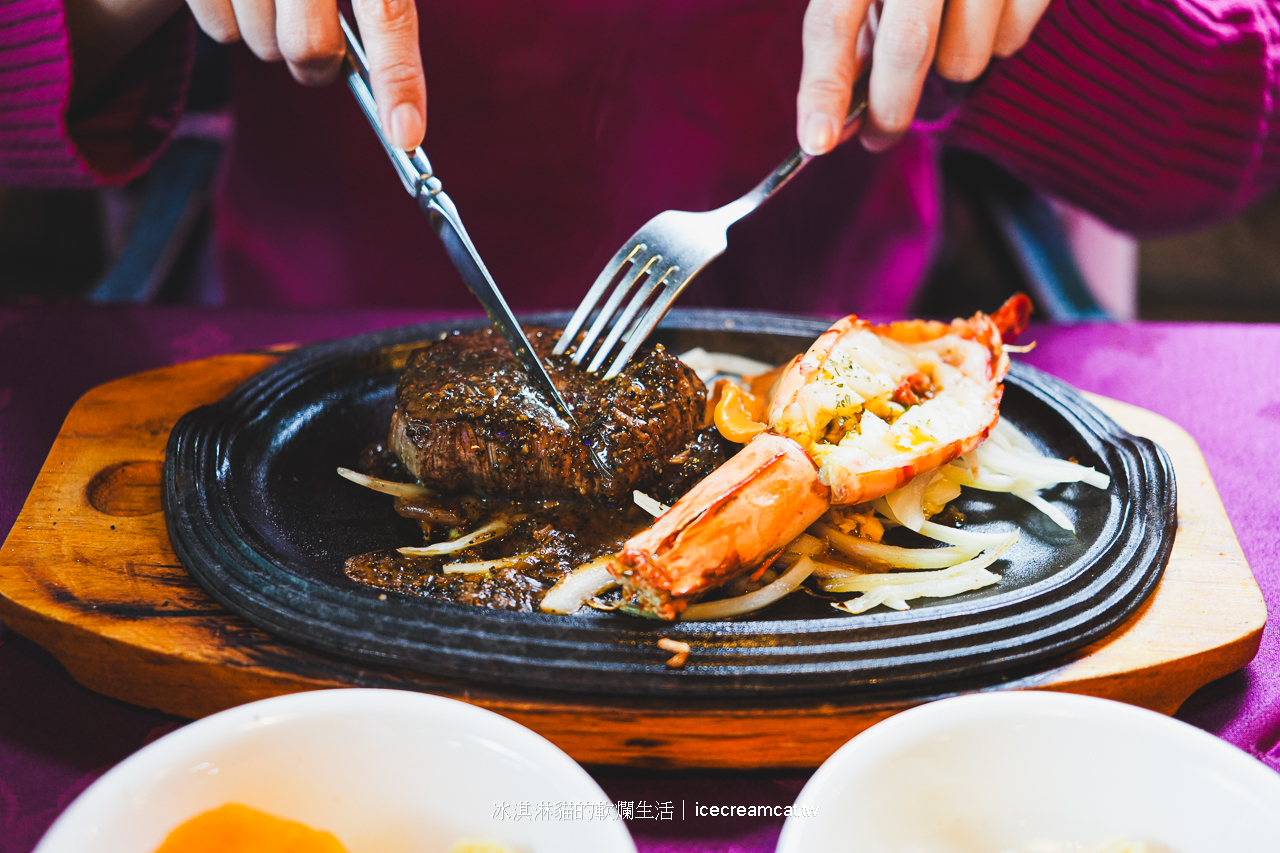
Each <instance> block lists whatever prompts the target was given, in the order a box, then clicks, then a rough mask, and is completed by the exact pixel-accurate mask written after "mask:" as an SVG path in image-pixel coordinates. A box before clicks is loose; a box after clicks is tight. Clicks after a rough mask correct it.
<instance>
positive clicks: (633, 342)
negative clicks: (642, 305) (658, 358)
mask: <svg viewBox="0 0 1280 853" xmlns="http://www.w3.org/2000/svg"><path fill="white" fill-rule="evenodd" d="M672 269H673V270H676V271H678V268H675V267H673V268H672ZM669 272H670V271H668V273H669ZM663 278H664V279H665V278H667V276H665V275H664V276H663ZM688 281H689V280H688V278H685V279H684V280H682V281H668V282H667V283H666V285H665V287H664V288H663V290H662V292H661V293H659V294H658V298H657V299H656V300H654V303H653V304H652V305H650V306H649V310H648V311H646V312H644V314H643V315H642V316H641V317H640V319H639V320H638V321H636V323H635V325H634V326H633V327H632V329H631V330H630V331H629V332H628V333H627V341H626V343H625V344H623V346H622V350H621V351H620V352H619V353H618V355H617V357H616V358H614V360H613V362H612V363H610V365H609V369H608V370H606V371H605V374H604V377H603V380H604V381H605V382H607V381H609V380H610V379H613V378H614V377H615V376H617V375H618V374H619V373H621V372H622V368H624V367H626V366H627V362H628V361H630V360H631V356H633V355H635V352H636V350H637V349H639V348H640V345H641V344H643V343H644V342H645V339H647V338H648V337H649V335H651V334H652V333H653V330H654V329H655V328H657V326H658V323H659V322H661V320H662V318H663V317H665V316H666V315H667V309H669V308H670V307H671V303H673V302H675V301H676V297H677V296H679V295H680V292H681V291H682V290H684V286H685V285H686V284H687V283H688Z"/></svg>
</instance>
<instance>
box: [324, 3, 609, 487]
mask: <svg viewBox="0 0 1280 853" xmlns="http://www.w3.org/2000/svg"><path fill="white" fill-rule="evenodd" d="M339 20H340V23H341V24H342V35H343V38H344V39H345V40H346V43H347V55H346V60H345V62H344V64H343V73H344V74H345V75H346V78H347V85H348V86H350V87H351V91H352V93H353V94H354V95H355V96H356V100H357V101H358V102H359V103H360V108H361V109H362V110H363V111H364V115H365V118H367V119H368V120H369V124H371V125H372V126H373V130H374V133H376V134H377V135H378V140H379V141H380V142H381V143H382V147H383V149H384V150H385V151H386V152H387V156H388V157H390V158H391V163H392V165H393V166H395V168H396V172H397V173H398V174H399V175H400V181H401V183H403V184H404V188H405V189H406V190H407V191H408V192H409V195H411V196H413V197H414V198H415V199H416V200H417V202H418V207H419V208H420V209H421V210H422V213H423V215H424V216H426V218H427V222H428V223H430V225H431V229H432V230H433V231H435V232H436V235H437V236H438V237H439V238H440V242H441V243H443V244H444V249H445V253H446V254H448V256H449V260H450V261H452V262H453V266H454V267H455V268H456V269H457V270H458V273H459V274H460V275H461V276H462V280H463V282H464V283H465V284H466V285H467V289H468V290H470V291H471V292H472V294H474V295H475V297H476V299H478V300H479V301H480V305H481V306H482V307H483V308H484V311H485V313H486V314H488V315H489V320H490V322H492V323H493V325H494V328H496V329H497V330H498V332H499V333H500V334H501V335H502V337H503V339H504V340H506V342H507V346H509V347H510V348H511V352H512V353H514V354H515V357H516V361H518V362H519V363H520V366H521V367H523V368H524V370H525V373H527V374H529V376H530V378H532V379H533V385H534V387H535V388H537V389H538V390H539V391H540V392H542V394H543V396H544V397H545V398H546V399H547V401H548V402H550V403H551V405H552V407H553V408H554V409H555V410H556V412H557V414H559V415H560V417H562V418H564V419H565V420H566V421H568V423H569V426H570V428H571V429H572V430H573V431H574V433H575V434H576V435H578V437H579V438H581V439H582V442H583V444H584V445H586V448H587V452H588V455H589V456H590V457H591V461H592V462H593V463H594V464H595V466H596V468H597V469H599V471H600V473H601V474H603V475H604V476H605V477H612V476H613V472H612V470H611V469H610V468H609V465H608V463H606V462H605V460H604V458H603V456H602V454H601V453H600V451H599V450H598V449H597V448H596V447H595V445H594V444H593V443H592V440H591V438H590V437H589V436H587V435H585V434H584V433H583V432H582V428H581V427H580V426H579V425H578V421H577V419H576V418H575V417H574V416H573V410H572V409H570V408H569V404H568V403H567V402H566V401H565V399H564V397H563V396H561V394H560V391H559V390H558V389H557V388H556V386H555V385H554V384H553V383H552V382H551V376H550V375H549V374H548V373H547V369H546V368H545V367H544V366H543V365H542V362H541V361H540V360H539V359H538V356H537V354H536V353H534V351H533V347H532V346H530V344H529V338H528V337H526V336H525V333H524V330H523V329H521V328H520V324H519V323H518V322H517V321H516V318H515V315H514V314H512V313H511V309H510V308H509V307H508V306H507V301H506V300H505V299H503V298H502V292H501V291H500V290H498V285H497V284H496V283H495V282H494V280H493V276H491V275H490V274H489V270H488V268H487V267H485V265H484V261H482V260H481V259H480V253H479V252H478V251H476V247H475V244H474V243H472V242H471V238H470V237H469V236H468V235H467V229H466V228H464V227H463V225H462V219H461V217H459V216H458V209H457V207H455V206H454V204H453V200H452V199H450V198H449V196H448V194H446V193H445V191H444V189H443V188H442V186H441V184H440V179H439V178H437V177H436V176H435V174H434V173H433V170H432V168H431V161H430V160H428V159H427V155H426V154H425V153H424V152H423V150H422V148H421V147H418V148H415V149H414V150H413V151H404V150H402V149H400V148H398V147H396V146H395V145H393V144H391V142H390V141H388V139H387V137H386V134H384V133H383V132H382V123H381V122H380V121H379V120H378V107H377V104H375V103H374V100H373V90H372V88H371V87H370V83H369V67H368V63H367V62H366V61H365V55H364V47H363V46H362V45H361V44H360V40H359V39H358V38H357V37H356V34H355V32H354V31H353V30H352V29H351V24H350V23H349V22H348V21H347V17H346V15H344V14H342V13H339Z"/></svg>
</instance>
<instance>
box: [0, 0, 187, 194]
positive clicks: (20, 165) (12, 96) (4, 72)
mask: <svg viewBox="0 0 1280 853" xmlns="http://www.w3.org/2000/svg"><path fill="white" fill-rule="evenodd" d="M193 38H194V30H193V29H192V24H191V20H190V17H189V16H188V15H187V14H186V13H185V12H184V13H181V14H178V15H174V17H173V18H171V19H170V20H169V21H168V22H166V23H165V24H164V25H163V26H161V27H160V29H159V30H157V31H156V32H155V33H154V34H152V36H151V37H150V38H148V39H147V40H146V41H145V42H143V44H142V45H141V46H140V47H139V48H138V49H137V50H136V51H134V52H133V54H132V55H130V56H129V58H128V59H126V60H125V62H124V63H123V64H122V65H121V67H120V68H118V69H117V70H116V72H115V73H114V74H113V75H112V76H111V78H110V79H109V80H108V81H107V82H106V83H105V84H104V85H103V88H102V90H101V91H100V92H99V93H98V94H97V95H95V96H94V97H93V98H92V99H91V101H90V102H88V103H86V104H85V105H83V107H78V108H77V110H76V111H71V108H70V104H71V79H72V62H71V54H70V46H69V40H68V36H67V27H66V21H65V16H64V14H63V6H62V3H61V2H60V0H4V2H0V184H9V185H25V186H42V187H88V186H95V185H99V184H120V183H124V182H125V181H128V180H129V179H130V178H133V177H134V176H136V175H138V174H139V173H141V172H142V171H144V170H145V169H146V168H147V166H148V165H149V164H150V162H151V161H152V160H153V159H155V157H156V156H157V155H158V154H159V153H160V151H162V150H163V148H164V146H165V144H166V142H167V141H168V139H169V136H170V135H171V134H172V132H173V129H174V128H175V127H176V126H177V123H178V118H179V116H180V114H181V109H182V101H183V98H184V96H185V94H186V88H187V82H188V79H189V76H190V66H191V61H192V58H193V55H194V47H193V46H194V42H193Z"/></svg>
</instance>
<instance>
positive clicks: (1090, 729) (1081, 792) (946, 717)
mask: <svg viewBox="0 0 1280 853" xmlns="http://www.w3.org/2000/svg"><path fill="white" fill-rule="evenodd" d="M796 806H797V809H796V813H795V814H794V815H793V816H791V817H788V818H787V821H786V824H785V825H784V826H783V829H782V836H781V838H780V839H779V840H778V848H777V850H778V853H827V851H840V850H857V851H859V853H1005V851H1018V853H1072V851H1076V850H1084V849H1087V847H1088V846H1089V845H1094V844H1098V843H1100V842H1102V841H1104V840H1106V839H1109V838H1114V837H1126V838H1130V839H1134V840H1139V841H1143V842H1145V843H1146V844H1147V845H1148V847H1149V849H1150V850H1151V851H1152V853H1224V851H1231V853H1275V851H1277V850H1280V774H1276V773H1275V772H1274V771H1272V770H1271V769H1269V768H1267V767H1266V766H1265V765H1263V764H1262V763H1260V762H1258V761H1255V760H1254V759H1253V758H1251V757H1249V756H1248V755H1246V754H1245V753H1243V752H1241V751H1240V750H1238V749H1236V748H1235V747H1233V746H1230V745H1229V744H1227V743H1225V742H1223V741H1221V740H1219V739H1217V738H1215V737H1213V736H1212V735H1210V734H1208V733H1206V732H1203V731H1201V730H1199V729H1197V728H1195V727H1193V726H1189V725H1187V724H1186V723H1181V722H1178V721H1177V720H1173V719H1170V718H1169V717H1165V716H1162V715H1160V714H1157V713H1155V712H1152V711H1146V710H1143V709H1141V708H1135V707H1132V706H1130V705H1124V704H1121V703H1119V702H1112V701H1109V700H1106V699H1095V698H1091V697H1087V696H1073V695H1068V694H1063V693H1046V692H1012V691H1011V692H1007V693H987V694H975V695H970V696H961V697H958V698H954V699H945V700H942V701H939V702H934V703H932V704H928V705H923V706H921V707H918V708H913V709H911V710H909V711H906V712H904V713H902V714H899V715H897V716H895V717H891V718H889V719H888V720H885V721H884V722H881V723H879V724H877V725H875V726H873V727H871V728H870V729H868V730H867V731H865V732H863V733H862V734H860V735H858V736H857V737H856V738H854V739H853V740H851V741H850V742H849V743H847V744H845V745H844V746H843V747H841V748H840V749H839V750H838V751H837V752H836V753H835V755H833V756H831V758H829V759H827V761H826V762H825V763H824V764H823V765H822V766H821V767H820V768H819V769H818V772H817V773H816V774H814V776H813V778H812V779H810V780H809V783H808V784H807V785H805V787H804V790H803V791H801V792H800V796H799V798H798V799H797V800H796ZM806 809H807V810H808V811H809V812H810V814H808V815H806V813H805V810H806ZM814 810H816V814H812V812H813V811H814Z"/></svg>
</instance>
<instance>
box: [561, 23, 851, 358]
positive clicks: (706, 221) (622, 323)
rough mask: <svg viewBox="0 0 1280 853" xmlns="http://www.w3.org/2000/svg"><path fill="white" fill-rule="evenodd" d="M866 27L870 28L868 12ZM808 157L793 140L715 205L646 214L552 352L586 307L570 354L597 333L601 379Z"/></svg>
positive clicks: (586, 348)
mask: <svg viewBox="0 0 1280 853" xmlns="http://www.w3.org/2000/svg"><path fill="white" fill-rule="evenodd" d="M871 8H872V9H873V10H874V9H875V8H876V5H875V4H874V3H873V4H872V6H871ZM867 29H868V32H869V34H870V35H871V36H873V35H874V31H875V20H874V17H873V16H869V17H868V28H867ZM870 77H871V63H870V61H866V62H864V63H863V67H862V71H861V73H860V74H859V75H858V79H857V81H856V82H855V83H854V85H853V97H852V100H851V101H850V105H849V112H848V114H847V115H846V116H845V122H844V126H845V136H847V135H848V132H849V130H850V129H851V125H852V124H853V122H854V121H856V120H857V119H858V118H859V117H860V116H861V115H862V114H863V113H864V112H865V111H866V109H867V93H868V88H869V81H870ZM812 159H813V158H812V157H811V156H810V155H808V154H806V153H804V151H803V150H802V149H800V148H796V149H795V150H794V151H792V152H791V153H790V154H789V155H788V156H787V159H785V160H783V161H782V163H781V165H779V166H778V167H777V168H776V169H774V170H773V171H772V172H770V173H769V176H768V177H766V178H765V179H764V180H763V181H761V182H760V183H759V184H757V185H756V186H755V187H754V188H753V189H751V190H750V191H749V192H747V193H746V194H745V195H743V196H742V197H741V198H738V199H736V200H734V201H731V202H729V203H728V204H726V205H724V206H723V207H718V208H716V209H715V210H708V211H703V212H696V213H695V212H691V211H687V210H667V211H664V212H662V213H659V214H658V215H657V216H655V217H653V218H652V219H650V220H649V221H648V222H646V223H645V224H644V225H643V226H641V228H640V230H639V231H637V232H636V233H634V234H632V235H631V238H630V239H629V240H627V241H626V242H625V243H623V244H622V248H621V249H619V250H618V252H617V254H615V255H614V256H613V258H612V260H610V261H609V263H607V264H605V267H604V269H603V270H601V272H600V275H599V276H597V277H596V280H595V282H594V283H593V284H592V285H591V289H590V290H588V291H587V295H586V296H585V297H584V298H583V300H582V302H581V303H580V304H579V305H578V308H577V310H575V311H574V312H573V316H572V317H570V318H569V322H568V323H567V324H566V325H565V328H564V333H563V334H562V335H561V336H560V340H559V341H558V342H557V343H556V347H555V350H554V352H555V354H556V355H563V354H565V353H566V352H568V350H569V347H570V346H572V345H573V343H574V341H575V339H576V338H577V337H578V333H579V332H581V331H582V330H583V327H584V326H586V325H587V321H588V320H590V319H591V318H592V315H594V320H593V321H592V322H591V325H590V326H589V327H587V330H586V333H585V335H584V336H583V338H582V340H581V342H579V343H578V345H577V347H576V349H574V351H573V355H572V356H571V360H572V361H573V363H574V364H576V365H581V364H582V363H583V361H585V360H586V359H587V356H588V355H590V354H591V352H592V349H593V348H595V347H596V344H597V342H600V341H601V337H602V336H603V342H600V345H599V347H598V348H596V349H595V355H594V356H593V357H592V359H591V361H590V362H589V363H588V366H587V372H588V373H596V372H598V371H599V370H600V368H601V367H602V366H604V364H605V363H606V362H609V366H608V369H607V370H605V373H604V379H605V380H609V379H612V378H614V377H615V376H617V375H618V373H619V372H620V371H621V370H622V368H623V367H625V366H626V364H627V362H628V361H630V360H631V356H633V355H634V354H635V352H636V350H637V349H638V348H639V347H640V345H641V344H642V343H644V340H645V338H647V337H649V334H650V333H651V332H652V331H653V330H654V328H655V327H656V326H657V325H658V322H659V321H661V320H662V318H663V316H665V315H666V313H667V310H668V309H670V308H671V304H672V303H673V302H675V300H676V297H678V296H679V295H680V294H681V292H683V291H684V289H685V288H686V287H688V286H689V282H690V281H692V280H693V277H694V276H696V275H697V274H698V273H699V272H701V271H702V270H703V268H704V267H706V265H707V264H709V263H711V262H712V261H713V260H715V259H716V258H718V257H720V255H722V254H724V251H725V249H727V248H728V246H729V239H728V233H727V232H728V230H729V226H730V225H733V224H734V223H735V222H737V221H738V220H740V219H742V218H743V217H744V216H746V215H747V214H749V213H751V212H752V211H754V210H755V209H756V208H757V207H759V206H760V205H761V204H763V203H764V202H765V200H766V199H768V198H769V197H770V196H772V195H773V194H774V193H776V192H777V191H778V190H779V189H781V188H782V186H783V185H784V184H786V183H787V182H788V181H790V180H791V179H792V178H794V177H795V176H796V174H797V173H799V171H800V170H801V169H803V168H804V167H805V166H806V165H807V164H808V163H809V161H810V160H812ZM606 293H607V294H608V296H607V297H606ZM628 296H630V300H628V299H627V297H628ZM624 302H625V306H624V304H623V303H624ZM619 308H621V311H619ZM610 357H612V361H609V360H610Z"/></svg>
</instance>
